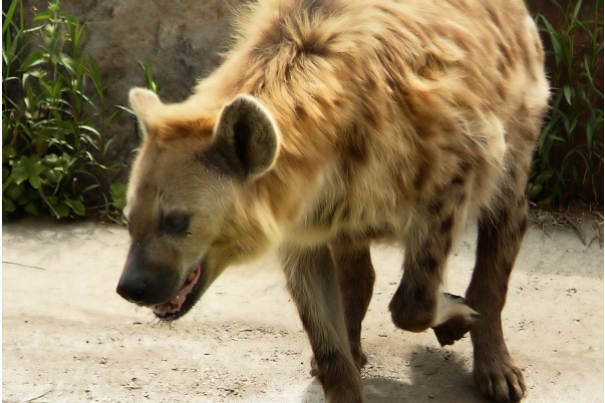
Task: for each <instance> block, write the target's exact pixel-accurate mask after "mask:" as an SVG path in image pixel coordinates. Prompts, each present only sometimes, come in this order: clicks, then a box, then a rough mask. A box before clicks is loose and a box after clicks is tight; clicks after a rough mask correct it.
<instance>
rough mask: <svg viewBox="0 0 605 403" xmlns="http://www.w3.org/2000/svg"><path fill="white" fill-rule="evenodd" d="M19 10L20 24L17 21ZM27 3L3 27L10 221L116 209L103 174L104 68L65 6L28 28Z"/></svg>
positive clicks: (16, 3)
mask: <svg viewBox="0 0 605 403" xmlns="http://www.w3.org/2000/svg"><path fill="white" fill-rule="evenodd" d="M17 8H19V13H18V15H19V19H18V21H14V18H13V17H15V16H16V11H17ZM24 15H25V14H24V9H23V1H22V0H13V1H12V3H11V5H10V7H9V9H8V10H7V12H6V14H5V19H4V23H3V26H2V40H3V42H2V45H3V46H2V79H3V83H2V201H3V205H2V215H3V218H6V217H7V216H8V215H9V214H11V213H13V214H22V213H23V212H24V213H28V214H34V215H37V214H40V213H43V212H49V213H51V214H52V215H54V216H55V217H56V218H57V219H59V218H63V217H69V216H74V215H78V216H84V215H86V209H87V206H90V204H91V203H100V202H101V201H102V202H104V203H105V205H106V206H107V205H109V202H108V199H107V196H106V195H105V193H104V192H103V191H102V190H101V188H100V180H99V178H98V175H99V173H101V172H103V171H111V170H114V169H117V168H118V167H119V166H120V165H119V164H114V165H111V166H107V165H105V164H104V161H105V157H106V154H107V151H108V150H109V148H110V147H111V143H112V139H109V138H108V136H107V130H108V127H109V125H110V123H111V122H112V120H113V119H114V118H115V117H116V115H117V113H118V111H115V112H114V113H112V114H110V115H109V116H107V114H106V113H105V112H106V107H105V88H104V85H103V81H102V77H101V72H100V70H99V66H98V64H97V62H96V60H95V59H94V58H92V57H91V56H89V55H88V54H86V53H85V52H83V48H84V44H85V39H86V31H85V25H84V24H82V23H80V21H78V20H77V19H76V18H74V17H72V16H70V15H68V14H65V13H63V12H61V9H60V6H59V1H58V0H54V1H52V2H51V3H49V6H48V10H47V11H46V12H42V13H39V14H38V15H36V16H35V18H34V19H33V23H34V24H40V25H38V26H34V27H33V28H29V29H27V28H26V25H25V22H24Z"/></svg>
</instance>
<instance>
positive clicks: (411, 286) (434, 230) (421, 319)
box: [389, 211, 477, 344]
mask: <svg viewBox="0 0 605 403" xmlns="http://www.w3.org/2000/svg"><path fill="white" fill-rule="evenodd" d="M439 212H440V213H441V214H435V215H429V214H427V216H426V217H427V218H426V221H425V224H420V223H419V225H418V228H420V229H419V230H418V231H415V232H413V233H411V234H410V236H408V240H407V242H406V249H405V259H404V272H403V277H402V279H401V283H400V284H399V287H398V288H397V291H396V292H395V295H394V296H393V299H392V300H391V302H390V304H389V310H390V311H391V317H392V319H393V323H395V325H396V326H397V327H399V328H401V329H404V330H408V331H411V332H422V331H424V330H426V329H428V328H430V327H433V328H434V329H435V333H437V337H438V338H439V341H440V342H441V343H442V344H451V343H453V341H455V340H458V339H459V338H461V337H462V336H463V335H464V334H465V333H466V332H467V331H468V330H469V329H470V327H471V325H472V323H473V322H474V320H475V318H476V316H477V315H476V313H475V312H474V311H473V310H472V309H470V308H469V307H468V305H467V304H466V302H465V301H464V299H463V298H460V297H456V296H453V295H450V294H446V293H441V291H440V289H441V285H442V280H443V274H444V267H445V263H446V261H447V257H448V255H449V252H450V249H451V247H452V237H453V231H454V230H455V224H456V223H455V220H456V216H455V214H454V213H453V212H451V213H449V214H448V213H444V212H443V211H439ZM446 339H447V340H446ZM444 340H445V341H446V342H444Z"/></svg>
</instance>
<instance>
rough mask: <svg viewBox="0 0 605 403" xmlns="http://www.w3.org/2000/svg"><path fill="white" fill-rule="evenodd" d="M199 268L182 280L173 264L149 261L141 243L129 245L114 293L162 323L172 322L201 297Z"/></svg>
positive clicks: (202, 279) (202, 272)
mask: <svg viewBox="0 0 605 403" xmlns="http://www.w3.org/2000/svg"><path fill="white" fill-rule="evenodd" d="M202 267H203V265H202V264H200V265H198V266H197V267H195V268H192V270H191V271H190V272H189V273H188V274H187V275H186V276H185V277H184V278H183V275H182V274H181V271H180V270H179V269H178V268H177V267H175V266H174V265H173V264H169V263H165V262H161V261H157V260H155V259H153V258H151V257H150V253H149V249H148V248H147V247H146V245H145V242H133V243H132V245H131V246H130V251H129V252H128V258H127V259H126V264H125V266H124V270H123V272H122V275H121V277H120V280H119V282H118V287H117V289H116V291H117V293H118V294H119V295H120V296H121V297H122V298H124V299H126V300H127V301H129V302H132V303H135V304H137V305H140V306H147V307H149V308H151V309H152V310H153V313H154V314H155V315H156V316H157V317H158V318H160V319H163V320H174V319H177V318H179V317H181V316H183V315H184V314H185V313H187V311H189V309H191V308H192V307H193V305H194V304H195V302H196V301H197V300H198V299H199V297H200V296H201V294H202V290H203V288H204V287H202V286H201V285H202V284H204V283H205V282H206V281H205V275H204V274H205V273H204V271H203V270H202Z"/></svg>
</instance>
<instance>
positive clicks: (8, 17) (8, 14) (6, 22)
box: [2, 0, 19, 35]
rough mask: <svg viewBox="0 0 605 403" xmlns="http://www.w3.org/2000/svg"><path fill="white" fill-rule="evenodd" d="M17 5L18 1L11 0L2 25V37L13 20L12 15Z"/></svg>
mask: <svg viewBox="0 0 605 403" xmlns="http://www.w3.org/2000/svg"><path fill="white" fill-rule="evenodd" d="M17 4H19V1H18V0H13V2H12V3H11V5H10V7H9V8H8V11H7V12H6V16H5V18H4V24H2V35H4V33H5V32H6V30H7V29H8V26H9V25H10V23H11V21H12V20H13V14H14V13H15V8H17Z"/></svg>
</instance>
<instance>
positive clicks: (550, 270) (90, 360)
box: [2, 220, 603, 403]
mask: <svg viewBox="0 0 605 403" xmlns="http://www.w3.org/2000/svg"><path fill="white" fill-rule="evenodd" d="M475 236H476V235H475V232H474V230H473V229H470V230H469V231H468V234H467V236H466V237H465V238H464V239H463V241H462V243H461V244H460V245H459V246H458V248H457V250H456V253H455V255H454V256H453V257H452V259H451V262H450V269H449V275H448V288H449V289H450V291H451V292H453V293H455V294H459V295H463V294H464V289H465V287H466V284H467V283H468V280H469V278H470V273H471V268H472V266H473V259H474V249H475V245H476V242H475ZM586 243H588V242H586ZM127 247H128V234H127V231H126V230H125V229H124V228H121V227H117V226H108V225H101V224H96V223H91V222H85V223H80V224H70V225H57V224H54V223H52V222H49V221H40V220H38V221H30V220H27V221H19V222H16V223H10V224H5V225H3V227H2V260H3V262H2V400H3V402H34V403H41V402H84V401H94V402H122V403H128V402H301V403H316V402H322V401H323V394H322V391H321V386H320V385H319V384H318V383H317V381H314V380H313V378H311V377H310V376H309V358H310V356H311V350H310V347H309V345H308V342H307V339H306V336H305V334H304V333H303V331H302V326H301V323H300V321H299V319H298V316H297V314H296V311H295V307H294V304H293V303H292V302H291V301H290V299H289V296H288V294H287V292H286V290H285V286H284V283H285V282H284V278H283V275H282V273H281V271H280V269H279V267H278V265H277V264H276V263H275V259H274V258H273V257H270V256H269V257H267V258H265V259H264V260H262V261H260V262H257V263H256V264H254V265H251V266H246V267H237V268H231V269H229V270H228V271H227V272H226V273H225V274H224V275H223V276H222V277H221V278H220V279H219V280H218V281H217V282H216V283H215V284H214V285H213V286H212V287H211V288H210V290H209V291H208V293H207V294H206V295H205V296H204V297H203V298H202V300H201V301H200V302H199V303H198V304H197V306H196V307H195V308H194V309H193V310H192V312H190V313H189V314H188V315H187V316H186V317H184V318H183V319H181V320H179V321H178V322H176V323H174V324H172V325H167V324H164V323H160V322H158V321H157V320H155V319H154V318H153V315H152V314H151V312H150V311H149V310H147V309H142V308H136V307H135V306H133V305H131V304H128V303H127V302H125V301H124V300H122V299H121V298H120V297H119V296H118V295H117V294H116V293H115V286H116V284H117V280H118V277H119V275H120V272H121V268H122V265H123V263H124V259H125V256H126V252H127ZM373 261H374V264H375V266H376V271H377V282H376V287H375V292H374V297H373V301H372V304H371V306H370V312H369V313H368V316H367V317H366V320H365V322H364V331H363V344H364V347H365V351H366V353H367V355H368V357H369V363H368V365H367V367H366V368H365V369H364V371H363V377H364V384H365V389H366V392H365V393H366V399H367V401H368V402H369V403H387V402H389V403H390V402H431V403H433V402H447V403H456V402H465V403H474V402H482V401H483V400H482V399H481V397H480V396H479V395H478V393H477V392H476V390H475V388H474V386H473V381H472V378H471V375H470V372H471V365H472V348H471V343H470V340H469V339H468V338H465V339H463V340H461V341H459V342H458V343H456V345H454V346H451V347H450V348H440V347H439V344H438V343H437V340H436V339H435V337H434V336H433V334H432V332H425V333H421V334H410V333H406V332H403V331H400V330H398V329H396V328H395V327H394V325H393V324H392V323H391V321H390V317H389V313H388V310H387V305H388V302H389V300H390V298H391V296H392V294H393V292H394V291H395V288H396V284H397V283H398V280H399V277H400V267H401V264H400V262H401V253H400V252H399V251H397V250H395V249H389V248H384V247H376V248H374V250H373ZM503 318H504V319H503V320H504V331H505V336H506V338H507V342H508V346H509V348H510V350H511V352H512V353H513V355H514V356H515V358H516V360H517V362H518V363H519V365H520V366H521V368H522V369H523V371H524V374H525V377H526V381H527V384H528V388H529V391H528V396H527V398H526V399H525V401H526V402H582V403H585V402H603V249H601V247H600V245H599V242H598V241H594V242H592V243H591V244H590V245H589V246H585V245H584V243H583V242H582V241H581V240H580V238H579V236H578V234H577V233H576V231H575V230H574V229H573V228H572V227H569V226H568V227H556V226H550V227H546V228H545V229H540V228H534V229H532V230H530V231H529V232H528V234H527V236H526V238H525V242H524V244H523V248H522V251H521V254H520V256H519V259H518V261H517V266H516V270H515V271H514V274H513V278H512V281H511V284H510V287H509V298H508V302H507V306H506V308H505V311H504V313H503Z"/></svg>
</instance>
